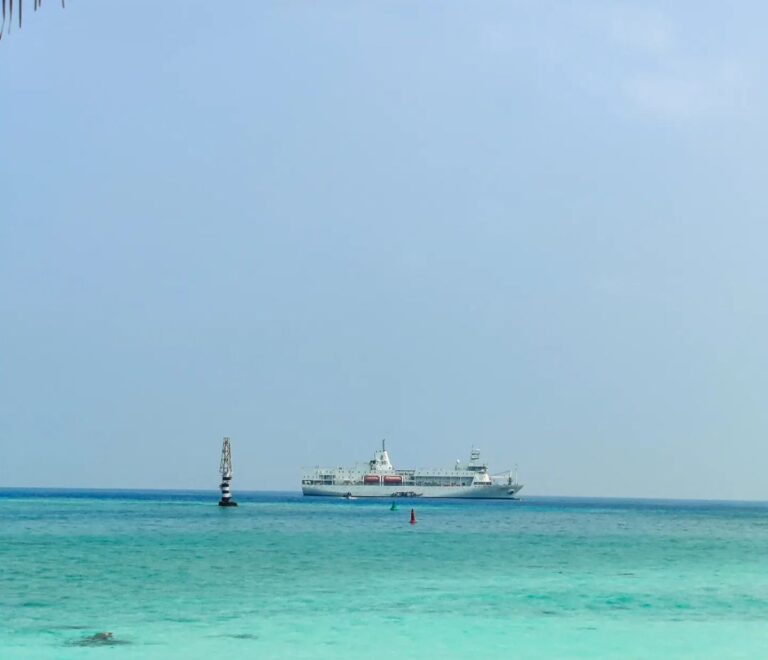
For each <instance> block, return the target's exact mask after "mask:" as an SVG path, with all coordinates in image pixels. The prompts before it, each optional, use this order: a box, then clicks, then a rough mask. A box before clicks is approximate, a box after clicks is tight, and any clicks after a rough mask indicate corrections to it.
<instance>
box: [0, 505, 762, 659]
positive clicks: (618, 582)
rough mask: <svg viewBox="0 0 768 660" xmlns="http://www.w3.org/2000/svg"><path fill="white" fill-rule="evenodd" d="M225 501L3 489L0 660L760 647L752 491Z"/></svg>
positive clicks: (690, 652)
mask: <svg viewBox="0 0 768 660" xmlns="http://www.w3.org/2000/svg"><path fill="white" fill-rule="evenodd" d="M238 499H239V500H240V502H241V506H240V507H238V508H237V509H232V510H222V509H219V507H217V506H215V501H216V495H215V494H213V493H156V492H155V493H142V492H122V493H115V492H87V491H83V492H74V491H70V492H62V491H58V492H53V491H28V492H23V491H2V490H0V658H2V659H3V660H6V659H8V658H101V657H109V658H153V657H157V658H208V657H214V656H215V657H227V656H228V657H232V658H243V657H261V658H352V657H373V658H389V657H392V658H395V657H397V658H431V657H442V658H467V657H476V656H478V655H483V656H486V657H502V656H504V657H512V656H513V655H514V656H518V657H526V658H537V657H541V658H548V657H552V658H564V657H584V658H586V657H589V658H595V657H633V658H644V657H665V658H669V657H680V658H682V657H687V658H688V657H699V658H703V657H720V658H723V657H726V658H738V657H743V658H758V657H768V505H765V504H748V503H738V504H729V503H691V502H687V503H685V502H650V501H626V500H622V501H618V500H573V499H555V498H546V499H545V498H531V499H528V500H525V501H522V502H466V501H464V502H460V501H451V502H448V501H418V500H415V501H413V503H408V502H401V503H400V510H399V511H397V512H392V511H390V510H389V502H384V501H366V500H356V501H350V502H347V501H338V500H324V499H311V498H308V499H302V498H301V497H299V496H294V495H286V494H250V495H243V494H239V496H238ZM411 504H413V506H415V508H416V513H417V517H418V523H417V524H416V525H415V526H411V525H409V524H408V513H409V510H410V506H411ZM102 631H112V632H113V633H114V638H115V640H117V641H119V642H125V643H120V644H115V645H101V644H95V645H88V644H87V643H86V644H85V645H83V644H84V642H85V640H86V639H87V638H88V637H89V636H91V635H93V634H95V633H98V632H102Z"/></svg>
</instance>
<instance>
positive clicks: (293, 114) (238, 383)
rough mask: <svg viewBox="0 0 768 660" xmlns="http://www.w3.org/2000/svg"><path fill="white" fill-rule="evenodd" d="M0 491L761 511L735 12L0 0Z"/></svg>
mask: <svg viewBox="0 0 768 660" xmlns="http://www.w3.org/2000/svg"><path fill="white" fill-rule="evenodd" d="M27 5H29V7H27V8H26V9H27V11H26V12H25V23H24V26H23V29H22V30H17V29H14V31H13V32H12V34H10V35H6V36H4V37H3V40H2V41H0V198H1V201H0V486H9V487H16V486H19V487H22V486H56V487H105V488H118V487H124V488H211V489H213V488H216V487H217V485H218V482H219V480H218V474H217V469H218V461H219V453H220V448H221V438H222V437H223V436H224V435H228V436H230V437H231V438H232V451H233V461H234V481H233V489H234V490H235V492H236V491H237V489H238V488H239V489H248V490H253V489H259V490H261V489H264V490H275V489H279V490H298V489H299V481H300V475H301V468H302V467H305V466H313V465H318V464H320V465H331V466H333V465H342V464H351V463H355V462H357V461H363V460H367V459H368V458H370V457H371V456H372V453H373V451H374V450H375V449H376V448H377V447H378V446H379V444H380V441H381V439H382V438H386V439H387V442H388V448H389V450H390V455H391V457H392V460H393V463H394V464H395V466H396V467H403V468H405V467H442V466H450V465H452V464H453V463H454V462H455V460H456V459H457V458H462V459H464V458H466V457H468V454H469V450H470V447H471V446H472V445H474V446H476V447H479V448H480V449H481V451H482V454H483V456H484V458H486V459H487V460H488V462H489V464H490V467H491V469H492V471H502V470H505V469H508V468H511V467H513V466H514V465H515V464H517V465H518V466H519V475H520V480H521V481H522V482H524V483H525V484H526V485H525V490H524V491H523V493H527V494H528V495H579V496H582V495H583V496H627V497H660V498H678V497H679V498H689V497H690V498H707V499H731V498H735V499H759V500H766V499H768V481H766V479H765V476H764V469H765V466H766V465H768V405H766V404H768V401H767V400H766V399H767V398H768V343H767V342H766V337H768V259H766V253H767V251H768V222H767V220H768V200H767V199H766V194H767V192H766V191H767V190H768V189H767V188H766V185H765V173H766V164H767V163H766V160H767V156H766V154H768V132H767V126H768V123H767V122H766V118H767V117H768V98H767V93H766V90H768V85H766V82H768V42H766V40H765V38H764V26H765V24H766V22H767V20H768V6H766V5H765V3H760V2H742V3H730V4H729V3H722V2H701V1H698V0H697V1H696V2H693V1H689V2H677V3H666V2H653V1H651V2H644V3H622V2H599V1H590V0H585V1H583V2H566V1H563V2H550V1H547V0H536V1H513V0H505V1H503V2H495V1H492V0H488V1H487V2H474V3H467V2H457V1H453V0H440V1H437V0H434V1H422V0H417V1H414V0H404V1H393V2H377V3H373V2H352V1H346V0H345V1H342V0H328V1H327V2H322V3H318V2H315V1H314V0H305V1H301V0H284V1H282V2H273V1H270V0H264V1H260V2H250V1H247V0H236V1H233V2H228V3H212V2H201V1H182V0H175V1H174V0H169V1H167V2H151V3H150V2H149V1H148V0H137V1H135V2H122V3H120V2H103V1H97V0H71V2H67V7H66V9H64V10H62V9H61V8H60V7H59V6H58V4H57V3H55V2H48V3H45V4H44V6H43V8H42V9H41V10H39V11H38V12H37V13H33V12H32V11H31V3H29V2H27Z"/></svg>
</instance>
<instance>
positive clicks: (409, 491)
mask: <svg viewBox="0 0 768 660" xmlns="http://www.w3.org/2000/svg"><path fill="white" fill-rule="evenodd" d="M522 487H523V485H522V484H520V483H518V481H517V474H514V475H513V473H512V471H511V470H509V471H507V472H504V473H502V474H497V475H491V474H489V472H488V466H487V465H486V464H485V463H484V462H482V461H481V460H480V450H478V449H475V448H474V447H473V448H472V451H471V452H470V455H469V461H467V462H466V463H462V462H461V461H456V465H455V466H454V467H453V468H446V469H442V470H440V469H436V470H396V469H395V468H394V466H393V465H392V463H391V461H390V460H389V453H388V452H387V447H386V444H385V443H384V442H382V443H381V449H379V450H377V451H376V452H375V453H374V455H373V459H372V460H370V461H368V463H367V464H361V465H358V466H355V467H348V468H346V467H336V468H322V467H315V468H311V469H309V470H306V471H305V472H304V474H303V476H302V479H301V491H302V493H303V494H304V495H313V496H326V497H345V498H347V499H354V498H356V497H457V498H474V499H504V500H509V499H515V495H516V494H517V493H518V492H519V491H520V489H521V488H522Z"/></svg>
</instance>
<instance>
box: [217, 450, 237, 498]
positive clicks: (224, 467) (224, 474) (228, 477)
mask: <svg viewBox="0 0 768 660" xmlns="http://www.w3.org/2000/svg"><path fill="white" fill-rule="evenodd" d="M219 472H220V473H221V485H220V486H219V488H221V499H220V500H219V506H237V502H235V501H234V500H233V499H232V491H231V490H230V488H229V482H230V481H232V448H231V447H230V445H229V438H227V437H225V438H224V443H223V444H222V446H221V463H220V464H219Z"/></svg>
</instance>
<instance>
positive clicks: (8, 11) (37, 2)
mask: <svg viewBox="0 0 768 660" xmlns="http://www.w3.org/2000/svg"><path fill="white" fill-rule="evenodd" d="M1 1H2V6H3V10H2V13H3V16H2V22H0V39H2V38H3V33H4V32H5V23H6V17H7V21H8V34H10V33H11V25H12V24H13V0H1ZM42 4H43V0H34V10H35V11H37V9H38V7H41V6H42ZM17 7H18V13H19V27H21V23H22V17H23V11H24V0H19V2H18V5H17ZM61 7H62V9H63V8H64V0H61Z"/></svg>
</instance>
